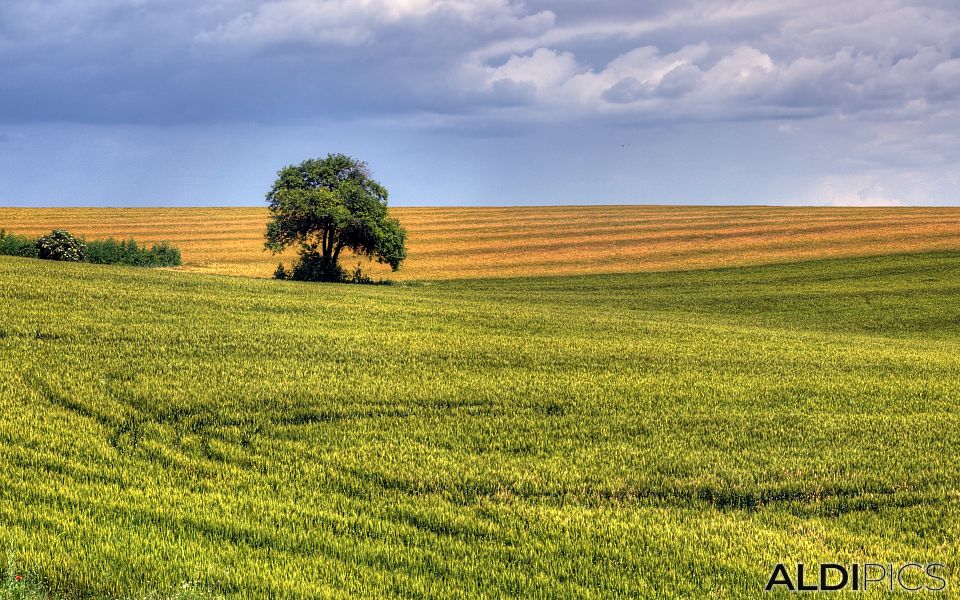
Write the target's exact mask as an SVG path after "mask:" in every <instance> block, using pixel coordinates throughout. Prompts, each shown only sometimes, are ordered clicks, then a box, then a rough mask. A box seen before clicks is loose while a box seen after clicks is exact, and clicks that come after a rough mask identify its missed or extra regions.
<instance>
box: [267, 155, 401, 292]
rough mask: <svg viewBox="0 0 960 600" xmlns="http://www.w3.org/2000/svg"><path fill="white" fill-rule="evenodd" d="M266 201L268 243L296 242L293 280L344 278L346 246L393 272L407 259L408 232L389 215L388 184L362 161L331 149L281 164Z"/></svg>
mask: <svg viewBox="0 0 960 600" xmlns="http://www.w3.org/2000/svg"><path fill="white" fill-rule="evenodd" d="M267 202H268V203H269V205H270V221H269V223H268V224H267V234H266V238H267V241H266V247H267V248H268V249H270V250H272V251H273V252H274V253H277V252H282V251H283V250H285V249H286V248H288V247H290V246H294V245H299V246H300V262H299V263H298V264H297V265H295V266H294V278H295V279H313V280H342V279H343V278H344V277H343V270H342V269H341V268H340V266H339V259H340V253H341V251H342V250H343V249H344V248H348V249H349V250H351V251H353V252H354V253H355V254H357V255H360V256H366V257H369V258H371V259H374V260H376V261H378V262H380V263H384V264H388V265H390V267H391V269H393V270H394V271H396V270H397V269H399V268H400V265H401V264H402V263H403V260H404V259H405V258H406V255H407V250H406V232H405V231H404V229H403V227H401V225H400V223H399V222H398V221H397V220H396V219H393V218H391V217H390V216H388V214H387V189H386V188H385V187H383V186H382V185H380V184H379V183H378V182H377V181H375V180H374V179H373V178H372V177H371V175H370V169H369V167H368V166H367V164H366V163H364V162H362V161H359V160H356V159H354V158H351V157H349V156H346V155H344V154H329V155H327V157H326V158H322V159H308V160H305V161H303V162H302V163H300V164H299V165H291V166H288V167H285V168H284V169H282V170H280V172H279V173H278V174H277V180H276V181H275V182H274V184H273V187H272V188H271V189H270V192H269V193H267ZM298 269H299V272H298Z"/></svg>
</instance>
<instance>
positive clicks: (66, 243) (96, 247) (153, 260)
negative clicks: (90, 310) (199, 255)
mask: <svg viewBox="0 0 960 600" xmlns="http://www.w3.org/2000/svg"><path fill="white" fill-rule="evenodd" d="M0 255H6V256H23V257H27V258H44V259H49V260H65V261H73V262H78V261H83V262H89V263H95V264H100V265H130V266H135V267H177V266H180V265H181V264H183V260H182V258H181V256H180V250H179V248H177V247H175V246H171V245H170V244H168V243H167V242H160V243H157V244H154V245H153V246H151V247H149V248H148V247H147V246H145V245H144V246H141V245H139V244H137V242H136V241H134V240H125V241H117V240H115V239H113V238H109V239H106V240H92V241H89V242H88V241H86V240H82V239H78V238H76V237H74V236H73V235H71V234H70V233H69V232H67V231H66V230H63V229H57V230H55V231H53V232H51V233H50V235H45V236H42V237H39V238H30V237H27V236H24V235H13V234H11V233H7V232H6V231H5V230H3V229H0Z"/></svg>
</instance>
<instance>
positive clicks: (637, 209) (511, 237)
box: [0, 206, 960, 280]
mask: <svg viewBox="0 0 960 600" xmlns="http://www.w3.org/2000/svg"><path fill="white" fill-rule="evenodd" d="M391 212H392V214H394V215H396V216H397V217H398V218H399V219H400V221H401V222H402V223H403V224H404V226H405V227H406V228H407V229H408V231H409V246H410V247H409V259H408V260H407V263H406V266H405V267H404V268H403V270H401V271H400V272H398V273H396V274H389V273H388V271H387V270H386V269H382V268H381V269H378V268H377V267H376V266H373V267H371V268H370V270H371V272H372V273H373V274H374V275H376V276H383V277H387V276H389V277H391V278H393V279H400V280H424V279H455V278H466V277H470V278H482V277H499V276H537V275H570V274H590V273H621V272H637V271H669V270H677V269H692V268H711V267H723V266H743V265H750V264H760V263H763V264H766V263H782V262H791V261H795V260H800V259H810V258H825V257H841V256H863V255H880V254H890V253H902V252H921V251H932V250H952V249H956V248H958V247H960V228H958V227H957V223H958V222H960V209H957V208H809V207H808V208H800V207H704V206H700V207H697V206H592V207H529V208H523V207H510V208H462V207H461V208H395V209H392V210H391ZM266 220H267V212H266V209H265V208H58V209H32V208H31V209H17V208H0V225H2V226H3V227H5V228H7V229H8V230H11V231H13V232H14V233H19V234H30V235H39V234H42V233H49V232H50V230H51V229H53V228H56V227H66V228H67V229H69V230H70V231H72V232H74V233H76V234H77V235H85V236H87V237H88V238H106V237H114V238H117V239H126V238H133V239H136V240H138V241H142V242H148V243H153V242H159V241H168V242H170V243H172V244H173V245H175V246H177V247H179V248H181V250H182V251H183V259H184V264H185V266H184V267H183V269H184V270H187V271H194V272H202V273H218V274H226V275H246V276H255V277H270V276H271V274H272V273H273V272H274V270H275V269H276V267H277V262H278V260H280V259H278V258H277V257H274V256H271V254H270V253H269V252H264V251H263V234H264V230H265V227H266ZM282 258H283V260H285V261H286V262H287V263H288V265H289V262H290V260H291V258H292V257H291V256H289V255H288V256H285V257H282ZM354 264H355V260H353V259H347V261H346V266H347V267H351V268H352V267H353V266H354Z"/></svg>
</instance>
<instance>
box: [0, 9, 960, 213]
mask: <svg viewBox="0 0 960 600" xmlns="http://www.w3.org/2000/svg"><path fill="white" fill-rule="evenodd" d="M958 109H960V3H958V2H957V0H927V1H908V0H778V1H776V2H773V1H770V0H757V1H751V0H737V1H731V0H671V1H666V0H651V1H644V0H593V1H586V0H582V1H574V0H526V1H525V2H521V1H513V0H472V1H469V0H269V1H256V0H42V1H41V0H33V1H31V0H2V2H0V205H8V206H9V205H13V206H68V205H82V206H97V205H109V206H165V205H169V206H184V205H258V204H262V203H263V202H264V200H263V198H264V194H265V192H266V191H267V189H268V188H269V187H270V184H271V183H272V181H273V179H274V177H275V175H276V172H277V170H278V169H280V168H281V167H283V166H285V165H288V164H292V163H297V162H300V161H301V160H303V159H306V158H311V157H322V156H325V155H326V154H327V153H331V152H344V153H347V154H350V155H352V156H355V157H357V158H360V159H362V160H365V161H367V162H368V163H369V165H370V167H371V169H372V171H373V173H374V176H375V177H376V178H377V179H378V180H379V181H380V182H381V183H383V184H384V185H385V186H386V187H387V188H388V189H389V190H390V201H391V205H400V206H404V205H406V206H426V205H517V204H596V203H658V204H660V203H677V204H813V205H942V204H951V205H957V204H960V160H958V159H960V118H958V116H960V110H958Z"/></svg>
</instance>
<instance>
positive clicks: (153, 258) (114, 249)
mask: <svg viewBox="0 0 960 600" xmlns="http://www.w3.org/2000/svg"><path fill="white" fill-rule="evenodd" d="M87 260H88V261H89V262H92V263H96V264H101V265H129V266H133V267H178V266H180V265H181V264H183V260H182V258H181V256H180V250H179V249H178V248H176V247H175V246H171V245H170V244H169V243H167V242H160V243H159V244H154V245H153V247H152V248H150V249H149V250H148V249H147V248H146V246H140V245H138V244H137V242H136V241H134V240H126V241H122V242H118V241H117V240H115V239H113V238H110V239H106V240H97V241H93V242H89V243H88V244H87Z"/></svg>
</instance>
